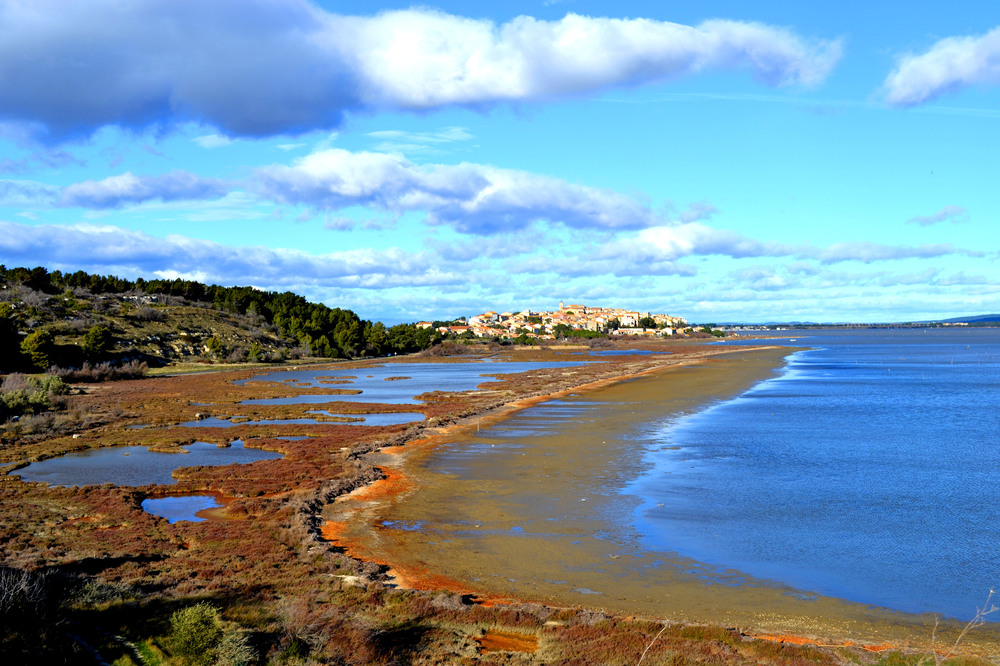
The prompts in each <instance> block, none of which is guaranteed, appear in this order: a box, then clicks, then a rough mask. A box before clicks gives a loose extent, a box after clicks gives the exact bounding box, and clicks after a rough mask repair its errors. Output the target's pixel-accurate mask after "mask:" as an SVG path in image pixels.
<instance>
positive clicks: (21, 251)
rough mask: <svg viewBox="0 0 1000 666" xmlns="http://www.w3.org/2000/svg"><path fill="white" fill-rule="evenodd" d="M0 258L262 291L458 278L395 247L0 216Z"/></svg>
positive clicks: (412, 283) (457, 280) (437, 283)
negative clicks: (233, 242)
mask: <svg viewBox="0 0 1000 666" xmlns="http://www.w3.org/2000/svg"><path fill="white" fill-rule="evenodd" d="M0 256H3V257H4V258H5V259H6V260H7V261H8V263H10V264H12V265H18V264H23V265H35V264H44V265H46V266H50V267H59V266H68V267H74V268H84V269H86V270H92V271H95V272H98V273H108V272H113V273H117V274H122V275H136V276H138V275H143V276H146V275H153V274H157V273H163V272H171V271H172V272H173V273H175V274H177V275H195V274H198V275H202V276H204V278H203V279H205V280H207V281H209V282H219V283H221V284H254V285H257V286H261V287H262V288H268V289H280V288H282V287H283V286H285V285H288V284H298V283H301V282H303V281H305V282H316V281H322V283H323V284H324V285H327V286H339V287H352V288H372V289H382V288H391V287H398V286H441V285H449V284H456V283H460V282H461V280H462V277H461V276H459V275H456V274H452V273H449V272H447V271H442V270H441V269H439V268H438V267H437V266H436V265H435V262H434V261H433V260H432V259H431V258H430V257H428V256H426V255H424V254H422V253H413V252H406V251H404V250H400V249H398V248H389V249H385V250H368V249H364V250H348V251H344V252H332V253H329V254H319V255H315V254H309V253H307V252H302V251H300V250H292V249H284V248H266V247H259V246H242V247H232V246H227V245H222V244H220V243H215V242H212V241H206V240H199V239H195V238H189V237H186V236H180V235H170V236H167V237H165V238H158V237H154V236H151V235H149V234H147V233H144V232H142V231H134V230H129V229H123V228H121V227H116V226H110V225H93V224H78V225H72V226H63V225H39V226H28V225H23V224H17V223H15V222H6V221H0Z"/></svg>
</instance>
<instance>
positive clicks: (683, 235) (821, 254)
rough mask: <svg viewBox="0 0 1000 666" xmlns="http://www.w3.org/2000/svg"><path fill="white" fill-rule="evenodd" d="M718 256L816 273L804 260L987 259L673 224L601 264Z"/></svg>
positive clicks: (941, 248)
mask: <svg viewBox="0 0 1000 666" xmlns="http://www.w3.org/2000/svg"><path fill="white" fill-rule="evenodd" d="M706 255H716V256H725V257H730V258H733V259H748V258H754V257H788V258H794V259H798V260H800V261H799V262H796V263H795V264H793V265H792V266H793V268H794V272H796V273H799V274H803V273H809V272H812V271H811V270H810V269H808V268H807V267H808V266H809V264H806V263H803V261H802V260H812V261H819V262H820V263H823V264H835V263H840V262H845V261H858V262H862V263H872V262H877V261H896V260H902V259H932V258H936V257H943V256H948V255H962V256H968V257H983V256H985V254H984V253H982V252H975V251H971V250H964V249H960V248H956V247H955V246H954V245H951V244H925V245H917V246H907V245H883V244H879V243H870V242H844V243H834V244H833V245H830V246H828V247H815V246H812V245H804V244H787V243H776V242H770V241H760V240H756V239H753V238H748V237H746V236H743V235H742V234H739V233H737V232H735V231H731V230H728V229H717V228H714V227H710V226H708V225H705V224H701V223H698V222H691V223H687V224H668V225H662V226H657V227H651V228H648V229H643V230H641V231H639V232H638V233H637V234H634V235H632V236H630V237H628V238H622V239H619V240H616V241H613V242H611V243H608V244H607V245H604V246H603V247H602V248H600V249H599V250H597V252H596V256H597V257H598V258H600V259H614V260H618V261H622V262H628V263H631V264H635V265H641V264H645V263H656V262H664V261H667V262H674V261H677V260H679V259H683V258H684V257H692V256H706Z"/></svg>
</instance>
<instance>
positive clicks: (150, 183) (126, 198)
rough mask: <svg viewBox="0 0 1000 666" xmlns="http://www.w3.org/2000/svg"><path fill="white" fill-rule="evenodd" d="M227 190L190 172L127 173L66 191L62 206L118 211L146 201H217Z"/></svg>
mask: <svg viewBox="0 0 1000 666" xmlns="http://www.w3.org/2000/svg"><path fill="white" fill-rule="evenodd" d="M227 189H228V187H227V186H226V184H225V183H223V182H222V181H220V180H216V179H214V178H203V177H201V176H198V175H195V174H193V173H190V172H188V171H173V172H171V173H167V174H163V175H160V176H136V175H135V174H133V173H131V172H128V171H127V172H125V173H123V174H121V175H118V176H111V177H109V178H105V179H104V180H88V181H84V182H82V183H73V184H72V185H68V186H66V187H65V188H63V191H62V196H61V199H60V203H61V204H62V205H63V206H81V207H84V208H97V209H104V208H118V207H120V206H125V205H130V204H138V203H142V202H145V201H152V200H160V201H178V200H199V199H218V198H220V197H223V196H225V194H226V191H227Z"/></svg>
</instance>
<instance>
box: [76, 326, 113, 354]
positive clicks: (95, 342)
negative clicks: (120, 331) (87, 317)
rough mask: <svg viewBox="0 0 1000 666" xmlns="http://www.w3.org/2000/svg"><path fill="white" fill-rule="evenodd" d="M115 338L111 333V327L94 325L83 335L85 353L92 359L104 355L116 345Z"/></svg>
mask: <svg viewBox="0 0 1000 666" xmlns="http://www.w3.org/2000/svg"><path fill="white" fill-rule="evenodd" d="M114 343H115V340H114V337H112V335H111V329H109V328H108V327H107V326H103V325H101V324H97V325H96V326H93V327H92V328H91V329H90V330H89V331H87V334H86V335H84V336H83V344H82V345H81V346H82V347H83V353H84V354H86V355H87V356H88V357H89V358H91V359H96V358H100V357H102V356H104V355H105V354H107V353H108V352H109V351H111V348H112V347H113V346H114Z"/></svg>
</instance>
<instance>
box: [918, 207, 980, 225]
mask: <svg viewBox="0 0 1000 666" xmlns="http://www.w3.org/2000/svg"><path fill="white" fill-rule="evenodd" d="M968 221H969V213H968V211H967V210H965V208H963V207H962V206H945V207H944V208H942V209H941V210H939V211H938V212H936V213H934V214H933V215H917V216H915V217H911V218H910V219H908V220H907V223H909V224H919V225H920V226H922V227H926V226H928V225H931V224H938V223H940V222H968Z"/></svg>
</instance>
